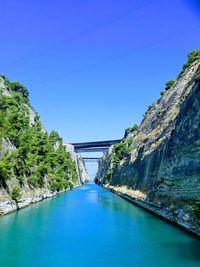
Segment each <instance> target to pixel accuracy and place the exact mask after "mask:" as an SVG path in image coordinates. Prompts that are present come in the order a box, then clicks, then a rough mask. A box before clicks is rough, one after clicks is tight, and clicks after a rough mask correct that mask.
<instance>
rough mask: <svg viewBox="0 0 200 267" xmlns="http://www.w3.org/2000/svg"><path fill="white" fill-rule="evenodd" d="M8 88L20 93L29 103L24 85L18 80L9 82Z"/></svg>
mask: <svg viewBox="0 0 200 267" xmlns="http://www.w3.org/2000/svg"><path fill="white" fill-rule="evenodd" d="M8 88H9V90H11V91H12V92H15V93H18V94H20V95H21V96H22V97H23V98H24V99H25V101H26V102H28V103H29V100H28V95H29V93H28V90H27V89H26V87H24V86H23V85H21V84H20V83H19V82H9V84H8Z"/></svg>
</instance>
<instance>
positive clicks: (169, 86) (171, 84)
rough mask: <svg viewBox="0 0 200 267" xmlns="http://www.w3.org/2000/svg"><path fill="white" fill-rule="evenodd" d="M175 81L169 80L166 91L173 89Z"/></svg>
mask: <svg viewBox="0 0 200 267" xmlns="http://www.w3.org/2000/svg"><path fill="white" fill-rule="evenodd" d="M174 83H175V81H174V80H169V81H168V82H166V84H165V85H166V87H165V90H166V91H167V90H169V89H171V87H172V86H173V85H174Z"/></svg>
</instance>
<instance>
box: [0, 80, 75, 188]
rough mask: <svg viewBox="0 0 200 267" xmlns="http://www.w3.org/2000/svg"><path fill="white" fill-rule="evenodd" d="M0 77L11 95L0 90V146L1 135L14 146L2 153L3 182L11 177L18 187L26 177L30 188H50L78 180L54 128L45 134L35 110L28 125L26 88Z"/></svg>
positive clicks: (0, 169)
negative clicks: (17, 182) (15, 179)
mask: <svg viewBox="0 0 200 267" xmlns="http://www.w3.org/2000/svg"><path fill="white" fill-rule="evenodd" d="M2 79H4V81H5V84H6V86H7V87H8V90H9V92H10V94H11V95H10V96H6V95H4V94H3V90H0V146H1V145H2V140H3V138H4V139H5V140H6V139H7V140H10V141H11V142H12V144H13V145H14V146H15V148H16V149H15V150H13V152H10V153H8V154H6V153H4V156H3V158H2V159H1V161H0V180H2V181H4V183H6V181H7V180H8V179H10V178H11V177H13V176H15V177H16V178H17V179H18V181H19V184H20V185H21V186H22V185H23V184H24V181H25V180H27V181H28V184H29V185H30V187H43V186H45V187H49V188H50V189H52V190H54V191H59V190H61V189H66V188H71V187H73V186H74V184H76V183H77V180H78V177H77V172H76V165H75V163H74V162H73V160H72V158H71V156H70V154H69V153H68V152H66V151H65V148H64V146H63V143H62V138H61V137H60V136H59V134H58V133H57V132H55V131H52V132H51V133H50V135H48V133H47V132H45V131H44V129H43V127H42V124H41V121H40V118H39V115H38V114H37V113H35V117H34V123H33V124H32V125H31V124H30V105H29V100H28V91H27V89H26V88H25V87H23V86H22V85H20V84H19V83H18V82H14V83H11V82H9V81H8V80H7V79H6V80H5V77H2ZM13 190H14V193H15V192H16V191H17V190H16V188H13Z"/></svg>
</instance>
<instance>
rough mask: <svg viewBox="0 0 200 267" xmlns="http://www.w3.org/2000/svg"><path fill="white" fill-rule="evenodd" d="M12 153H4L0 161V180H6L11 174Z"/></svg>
mask: <svg viewBox="0 0 200 267" xmlns="http://www.w3.org/2000/svg"><path fill="white" fill-rule="evenodd" d="M12 168H13V162H12V154H7V155H4V157H3V158H2V159H1V161H0V180H3V181H4V182H6V181H7V180H9V179H10V178H11V176H12V175H13V169H12Z"/></svg>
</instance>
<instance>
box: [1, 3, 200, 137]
mask: <svg viewBox="0 0 200 267" xmlns="http://www.w3.org/2000/svg"><path fill="white" fill-rule="evenodd" d="M0 29H1V31H0V72H1V73H2V74H4V75H6V76H7V77H9V78H10V80H18V81H20V82H21V83H22V84H24V85H25V86H26V87H27V88H28V89H29V91H30V98H31V103H32V105H33V106H34V108H35V109H36V110H37V111H38V112H39V114H40V116H41V119H42V121H43V123H44V125H45V128H46V129H47V130H48V131H50V130H52V129H55V130H57V131H58V132H59V133H60V135H61V136H62V137H63V139H64V140H66V141H68V142H82V141H91V140H104V139H115V138H117V139H118V138H121V137H122V136H123V134H124V129H125V128H127V127H130V126H131V125H133V124H134V123H140V121H141V119H142V115H143V114H144V113H145V111H146V109H147V107H148V106H149V105H150V104H151V103H152V102H153V101H154V100H156V99H157V98H158V97H159V92H160V91H162V90H163V89H164V87H165V82H166V81H167V80H169V79H175V78H176V76H177V74H178V72H179V71H180V70H181V68H182V65H183V63H184V62H185V61H186V55H187V53H188V52H189V51H191V50H192V49H195V48H200V5H199V1H195V0H194V1H193V0H169V1H166V0H159V1H158V0H137V1H134V0H84V1H82V0H73V1H66V0H57V1H52V0H43V1H39V0H29V1H27V0H26V1H25V0H20V1H18V0H9V1H1V16H0Z"/></svg>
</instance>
